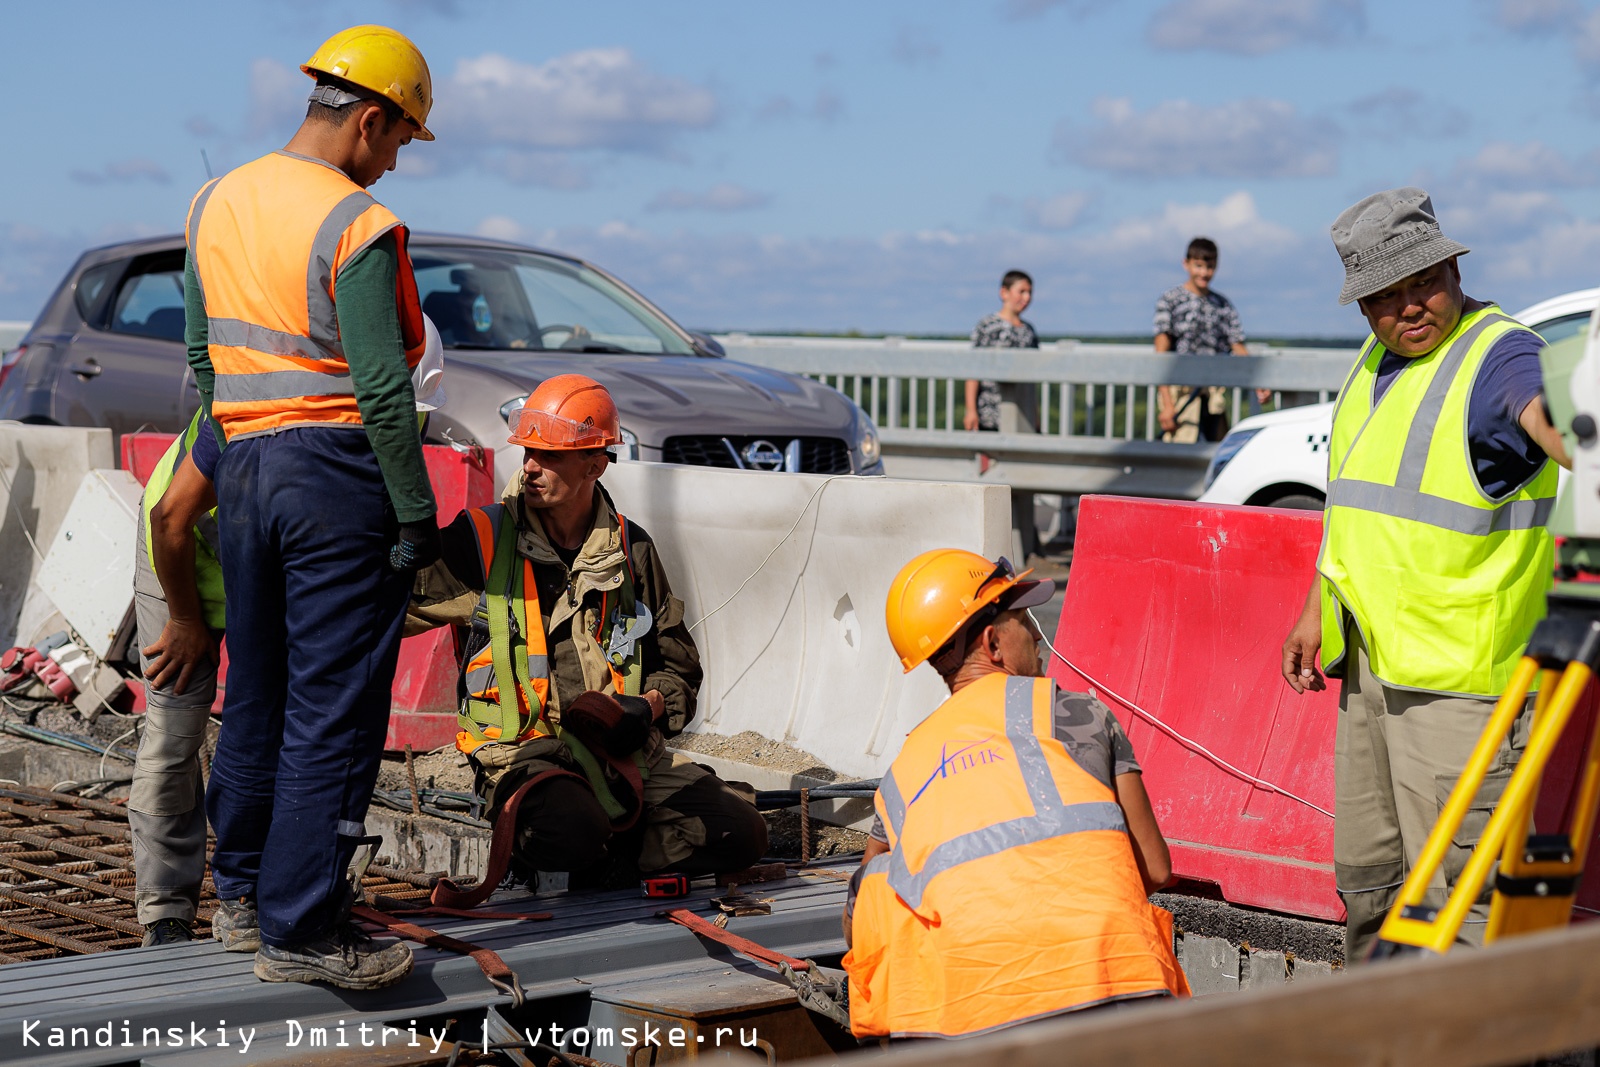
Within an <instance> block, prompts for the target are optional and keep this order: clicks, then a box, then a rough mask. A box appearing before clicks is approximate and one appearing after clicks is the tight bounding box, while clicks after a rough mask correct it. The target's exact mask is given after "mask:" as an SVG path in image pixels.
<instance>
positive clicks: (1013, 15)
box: [1000, 0, 1116, 19]
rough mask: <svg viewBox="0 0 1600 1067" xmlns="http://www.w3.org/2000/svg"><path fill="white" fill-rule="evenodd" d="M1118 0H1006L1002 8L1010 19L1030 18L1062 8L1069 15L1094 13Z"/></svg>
mask: <svg viewBox="0 0 1600 1067" xmlns="http://www.w3.org/2000/svg"><path fill="white" fill-rule="evenodd" d="M1114 3H1116V0H1005V3H1004V4H1003V5H1002V6H1001V8H1000V10H1001V12H1002V13H1003V14H1004V15H1005V17H1006V18H1008V19H1028V18H1034V17H1036V16H1038V15H1043V14H1045V13H1046V12H1049V11H1054V10H1056V9H1057V8H1061V9H1063V10H1065V11H1066V12H1067V14H1069V15H1092V14H1094V13H1095V12H1097V11H1102V10H1104V9H1105V8H1108V7H1111V6H1112V5H1113V4H1114Z"/></svg>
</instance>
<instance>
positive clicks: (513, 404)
mask: <svg viewBox="0 0 1600 1067" xmlns="http://www.w3.org/2000/svg"><path fill="white" fill-rule="evenodd" d="M527 402H528V394H527V393H523V394H522V395H521V396H514V397H512V398H511V399H510V400H507V401H506V402H505V403H504V404H501V405H500V417H501V418H502V419H505V420H506V426H507V427H508V428H509V427H510V426H511V417H512V416H513V415H515V414H516V413H517V412H519V411H521V410H522V405H524V404H526V403H527Z"/></svg>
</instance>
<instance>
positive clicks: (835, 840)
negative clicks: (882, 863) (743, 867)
mask: <svg viewBox="0 0 1600 1067" xmlns="http://www.w3.org/2000/svg"><path fill="white" fill-rule="evenodd" d="M765 815H766V820H767V833H768V835H769V842H768V844H767V855H769V856H779V857H782V858H783V859H786V860H798V859H799V858H800V812H799V811H794V810H789V809H784V810H781V811H769V812H766V813H765ZM866 847H867V835H866V834H864V833H862V832H861V831H860V830H849V829H846V828H844V827H842V826H829V825H828V824H827V823H824V822H819V821H817V820H816V819H813V820H811V854H812V856H813V858H815V857H818V856H848V855H851V854H858V853H860V852H861V851H862V850H863V849H865V848H866Z"/></svg>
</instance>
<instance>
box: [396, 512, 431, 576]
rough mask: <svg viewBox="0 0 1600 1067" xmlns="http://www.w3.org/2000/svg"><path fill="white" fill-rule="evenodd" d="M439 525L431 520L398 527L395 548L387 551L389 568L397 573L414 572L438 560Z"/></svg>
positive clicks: (408, 523)
mask: <svg viewBox="0 0 1600 1067" xmlns="http://www.w3.org/2000/svg"><path fill="white" fill-rule="evenodd" d="M439 551H440V541H439V524H438V523H437V522H435V521H434V520H433V519H432V518H426V519H423V520H422V521H421V522H407V523H402V524H401V526H400V533H399V536H398V537H397V538H396V543H395V546H394V547H393V548H391V549H389V566H390V567H391V568H393V569H394V570H397V571H416V570H421V569H422V568H423V567H426V566H428V565H429V564H430V563H433V562H434V561H435V560H437V559H438V558H439Z"/></svg>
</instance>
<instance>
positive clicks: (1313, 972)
mask: <svg viewBox="0 0 1600 1067" xmlns="http://www.w3.org/2000/svg"><path fill="white" fill-rule="evenodd" d="M1333 973H1334V967H1333V964H1331V963H1328V962H1327V961H1326V960H1295V961H1294V962H1293V966H1291V967H1290V968H1289V981H1291V982H1315V981H1320V980H1322V979H1324V978H1332V977H1333Z"/></svg>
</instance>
